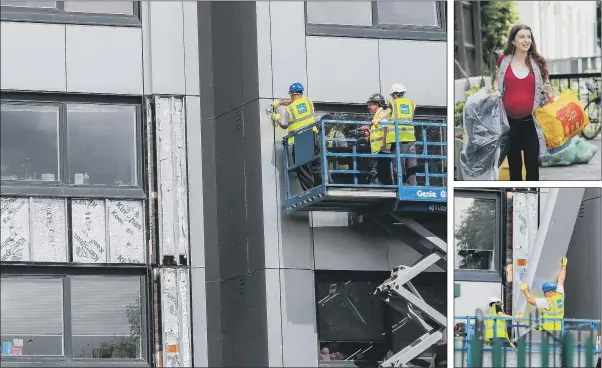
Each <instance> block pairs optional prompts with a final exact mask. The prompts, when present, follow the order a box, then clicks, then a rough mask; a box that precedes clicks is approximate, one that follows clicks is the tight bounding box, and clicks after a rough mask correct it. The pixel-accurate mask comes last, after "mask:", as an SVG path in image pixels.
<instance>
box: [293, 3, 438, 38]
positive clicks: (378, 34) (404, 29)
mask: <svg viewBox="0 0 602 368" xmlns="http://www.w3.org/2000/svg"><path fill="white" fill-rule="evenodd" d="M435 6H436V10H437V19H438V21H439V27H427V26H410V25H388V24H379V23H378V4H377V1H371V10H372V26H359V25H336V24H314V23H309V20H308V16H307V2H305V3H304V10H305V34H306V35H307V36H334V37H353V38H377V39H398V40H420V41H442V42H447V2H445V1H439V0H436V1H435Z"/></svg>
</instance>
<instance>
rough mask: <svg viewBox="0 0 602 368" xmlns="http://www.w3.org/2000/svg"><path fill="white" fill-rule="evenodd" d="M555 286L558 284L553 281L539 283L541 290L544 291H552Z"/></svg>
mask: <svg viewBox="0 0 602 368" xmlns="http://www.w3.org/2000/svg"><path fill="white" fill-rule="evenodd" d="M557 287H558V286H557V285H556V283H555V282H546V283H545V284H543V285H541V290H542V291H543V292H544V293H545V292H546V291H554V290H556V288H557Z"/></svg>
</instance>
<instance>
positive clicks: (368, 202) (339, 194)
mask: <svg viewBox="0 0 602 368" xmlns="http://www.w3.org/2000/svg"><path fill="white" fill-rule="evenodd" d="M328 124H333V125H339V126H341V125H347V126H349V125H352V126H355V127H361V126H365V125H368V126H369V125H370V124H371V122H369V121H339V120H322V121H319V122H316V123H314V124H311V125H308V126H305V127H303V128H302V129H299V130H298V131H296V132H293V133H292V134H291V135H287V136H286V137H285V138H284V140H283V144H284V153H285V155H284V157H285V167H286V175H285V185H286V203H285V212H286V213H287V214H290V213H293V212H295V211H338V212H373V213H374V212H376V213H378V212H380V213H382V212H397V211H422V212H445V211H446V207H447V206H446V204H447V188H446V186H445V185H434V184H432V179H433V178H440V181H442V182H445V180H446V177H447V174H446V173H445V172H444V171H446V170H441V172H438V173H431V172H430V171H429V162H428V160H440V161H441V162H442V165H441V167H442V168H443V167H445V165H444V164H443V163H444V161H445V160H446V159H447V157H446V155H444V154H439V155H437V154H429V148H432V147H445V146H447V143H446V142H429V141H428V140H427V134H426V129H427V128H437V129H441V130H444V129H445V126H446V124H445V123H431V122H403V123H400V122H394V123H381V124H383V125H388V126H390V127H393V126H395V131H396V135H397V134H398V130H397V128H398V126H399V125H400V124H403V125H412V126H421V127H423V134H422V139H421V140H417V141H416V146H422V147H423V152H422V153H420V154H403V153H401V152H400V147H399V145H397V147H396V150H395V151H394V152H391V153H388V154H384V153H378V154H373V153H363V152H362V150H361V147H360V146H361V145H360V142H361V141H362V139H361V138H354V137H351V138H344V139H343V138H330V137H328V136H326V134H325V131H326V130H325V127H326V126H327V125H328ZM316 126H317V127H318V129H319V133H318V134H320V138H321V139H320V140H319V142H320V146H319V147H318V149H316V145H315V133H314V132H313V128H314V127H316ZM444 134H445V133H442V134H441V135H444ZM290 136H294V137H295V163H294V164H291V161H292V160H291V159H290V158H289V157H290V155H289V146H288V143H287V142H288V138H289V137H290ZM328 142H347V144H348V145H349V146H350V147H349V148H348V149H346V151H345V152H341V150H340V149H337V148H331V147H328ZM364 147H366V146H364ZM403 158H415V159H418V160H426V161H425V163H424V170H423V171H422V172H418V173H416V177H417V178H424V185H422V186H405V185H404V184H403V180H402V166H401V162H402V159H403ZM337 159H345V160H346V161H347V162H351V163H352V168H350V169H348V170H337V169H329V165H328V163H329V162H333V161H335V160H337ZM366 159H376V160H382V159H392V162H393V165H396V166H397V172H398V180H397V182H398V184H396V185H385V184H367V183H365V182H362V178H365V177H367V175H368V172H367V171H365V170H360V168H359V167H358V161H359V160H366ZM308 163H313V164H319V166H320V168H321V170H320V171H321V179H322V180H321V184H320V185H318V186H316V187H314V188H311V189H309V190H307V191H305V192H302V193H293V190H292V186H291V181H292V178H291V176H292V175H291V174H292V173H294V171H295V169H296V168H297V167H299V166H301V165H304V164H308ZM329 174H343V175H350V176H352V177H353V183H345V184H338V183H330V182H329V180H328V178H329Z"/></svg>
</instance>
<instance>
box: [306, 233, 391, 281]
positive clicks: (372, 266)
mask: <svg viewBox="0 0 602 368" xmlns="http://www.w3.org/2000/svg"><path fill="white" fill-rule="evenodd" d="M313 237H314V239H313V240H314V252H315V257H316V269H317V270H357V271H360V270H361V271H389V270H390V269H389V262H388V261H387V239H386V237H385V236H382V231H381V229H380V228H377V227H376V226H369V225H367V224H366V225H365V226H362V228H361V229H357V228H355V227H353V228H352V227H319V228H314V229H313Z"/></svg>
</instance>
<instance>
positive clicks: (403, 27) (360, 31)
mask: <svg viewBox="0 0 602 368" xmlns="http://www.w3.org/2000/svg"><path fill="white" fill-rule="evenodd" d="M0 4H1V5H2V19H3V20H13V21H40V22H58V23H92V24H106V23H113V24H117V25H140V21H139V13H140V10H139V2H138V1H39V0H38V1H35V0H34V1H29V0H10V1H1V2H0ZM306 17H307V34H310V35H311V34H315V35H321V34H328V35H333V36H355V37H378V38H426V39H435V40H442V41H444V40H445V39H446V37H445V25H446V21H445V2H444V1H420V2H387V1H372V2H370V1H364V2H350V1H345V2H328V1H320V2H311V1H310V2H306Z"/></svg>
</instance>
